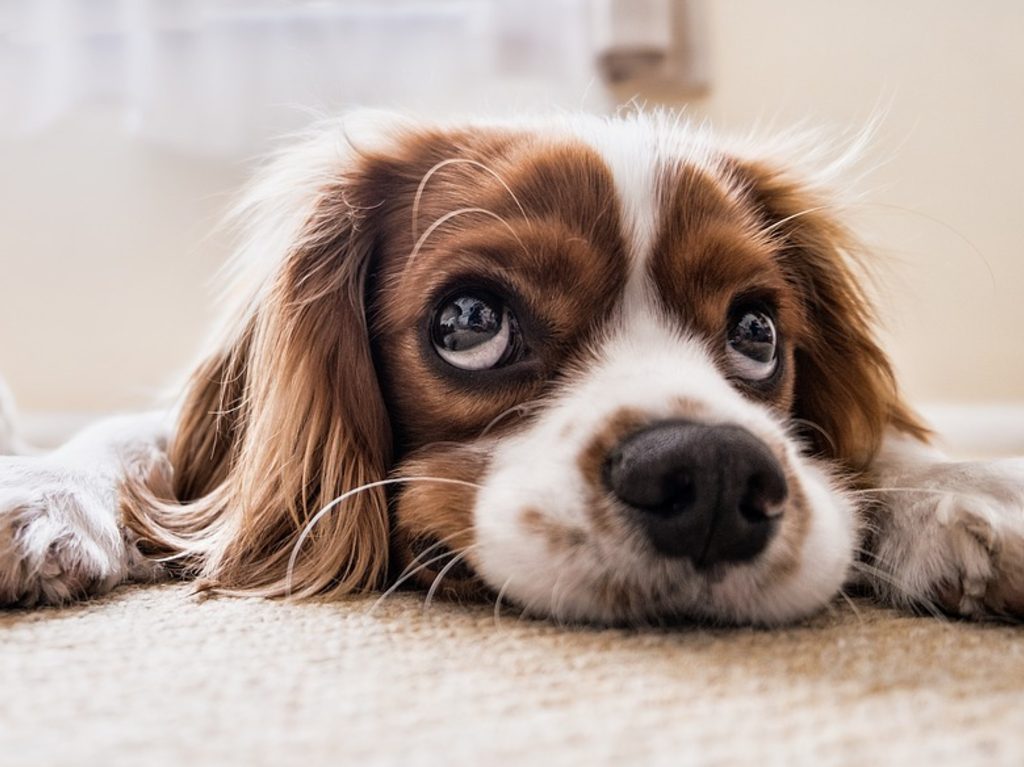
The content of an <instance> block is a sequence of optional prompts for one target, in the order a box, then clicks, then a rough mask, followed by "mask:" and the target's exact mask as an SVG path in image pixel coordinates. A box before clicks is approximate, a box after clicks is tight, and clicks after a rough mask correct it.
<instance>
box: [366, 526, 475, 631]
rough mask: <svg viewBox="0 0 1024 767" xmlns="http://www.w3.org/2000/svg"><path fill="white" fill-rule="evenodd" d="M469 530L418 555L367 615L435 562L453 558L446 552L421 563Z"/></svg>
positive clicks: (441, 541)
mask: <svg viewBox="0 0 1024 767" xmlns="http://www.w3.org/2000/svg"><path fill="white" fill-rule="evenodd" d="M468 529H470V528H465V529H462V530H457V531H455V532H454V533H452V534H451V535H446V536H445V537H444V538H441V539H440V540H438V541H436V542H435V543H433V544H431V545H430V546H428V547H427V548H426V549H424V550H423V551H422V552H420V553H419V554H417V555H416V557H414V558H413V560H412V561H411V562H410V563H409V564H408V565H406V566H405V569H403V570H402V572H401V573H399V574H398V577H397V578H396V579H395V582H394V583H392V584H391V585H390V586H388V588H387V589H386V590H385V591H384V593H383V594H381V595H380V597H378V599H377V600H376V601H375V602H374V603H373V605H371V606H370V609H369V610H368V611H367V614H372V613H373V611H374V610H376V609H377V607H379V606H380V604H381V602H383V601H384V599H385V598H387V597H389V596H391V595H392V594H394V593H395V592H396V591H397V590H398V589H399V588H400V587H401V586H402V584H403V583H405V582H406V581H408V580H409V579H410V578H413V577H415V576H416V574H417V573H420V572H422V571H423V570H425V569H426V568H428V567H430V565H432V564H434V562H438V561H440V560H442V559H444V558H445V557H450V556H452V555H453V552H451V551H445V552H443V553H441V554H439V555H438V556H436V557H433V558H432V559H430V560H428V561H426V562H420V560H421V559H422V558H423V557H425V556H427V555H428V554H430V552H431V551H435V550H436V549H438V548H439V547H444V546H445V545H446V544H447V543H448V542H449V541H450V540H452V539H453V538H457V537H458V536H460V535H464V534H465V533H466V531H467V530H468Z"/></svg>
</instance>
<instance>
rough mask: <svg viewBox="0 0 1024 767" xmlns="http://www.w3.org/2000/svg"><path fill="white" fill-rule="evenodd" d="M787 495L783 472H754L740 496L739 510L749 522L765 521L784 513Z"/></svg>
mask: <svg viewBox="0 0 1024 767" xmlns="http://www.w3.org/2000/svg"><path fill="white" fill-rule="evenodd" d="M787 495H788V493H787V487H786V480H785V478H784V477H783V476H782V475H781V473H775V472H765V473H757V474H754V475H752V476H751V477H750V478H749V479H748V480H747V486H746V488H745V489H744V491H743V495H741V496H740V500H739V504H738V507H739V512H740V514H741V515H742V517H743V518H744V519H746V520H747V521H748V522H763V521H764V520H766V519H771V518H772V517H777V516H779V515H781V514H782V504H783V501H785V500H786V496H787Z"/></svg>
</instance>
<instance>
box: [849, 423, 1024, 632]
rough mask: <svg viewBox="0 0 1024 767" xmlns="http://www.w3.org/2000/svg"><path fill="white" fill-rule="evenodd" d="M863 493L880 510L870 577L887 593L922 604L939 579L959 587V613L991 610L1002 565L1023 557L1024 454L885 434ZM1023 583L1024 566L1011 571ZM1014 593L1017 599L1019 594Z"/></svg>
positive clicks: (904, 602)
mask: <svg viewBox="0 0 1024 767" xmlns="http://www.w3.org/2000/svg"><path fill="white" fill-rule="evenodd" d="M873 480H874V484H875V485H876V487H875V488H874V489H872V490H869V491H868V495H869V501H870V503H871V504H873V505H874V506H875V507H876V508H878V509H879V511H878V512H877V513H876V514H874V515H873V517H874V520H875V521H874V524H875V525H876V526H877V532H876V536H875V537H876V541H875V545H874V547H873V548H874V551H873V554H872V557H871V562H870V564H872V565H873V566H874V567H877V568H878V569H879V570H881V573H880V575H879V576H878V577H874V578H869V580H870V581H871V583H872V585H873V586H874V587H875V589H876V590H877V591H878V592H880V593H881V594H882V596H884V597H885V598H886V600H887V601H891V602H894V603H896V604H900V605H903V606H913V605H922V604H924V605H928V604H930V603H931V602H932V601H933V600H936V597H937V588H938V587H939V586H940V585H942V584H948V585H952V586H954V590H958V591H960V592H961V593H962V597H961V599H960V601H959V603H958V604H956V605H943V607H945V608H946V609H952V610H954V611H956V612H958V613H960V614H961V615H967V616H972V617H980V616H982V615H984V614H986V613H988V612H989V611H990V605H987V604H986V596H987V592H988V590H989V588H990V586H992V585H994V584H996V583H998V582H999V581H1000V580H1002V579H1005V578H1006V577H1007V575H1009V574H1008V573H1006V572H1002V571H1001V565H1002V566H1003V567H1006V566H1014V563H1016V566H1017V567H1020V566H1021V564H1024V459H1006V460H1002V461H951V460H949V459H948V458H946V457H945V456H944V455H943V454H942V453H940V452H939V451H937V450H934V449H932V448H929V447H926V446H924V445H921V444H920V443H918V442H915V441H913V440H908V439H906V438H903V437H899V436H895V435H890V436H889V437H888V439H887V440H886V442H885V445H884V446H883V449H882V451H881V453H880V454H879V456H878V458H877V460H876V462H875V467H874V471H873ZM1016 577H1017V579H1018V581H1019V583H1020V587H1021V588H1024V573H1017V574H1016ZM1017 599H1018V600H1020V603H1021V604H1024V594H1018V595H1017Z"/></svg>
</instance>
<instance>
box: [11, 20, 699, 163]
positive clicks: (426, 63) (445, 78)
mask: <svg viewBox="0 0 1024 767" xmlns="http://www.w3.org/2000/svg"><path fill="white" fill-rule="evenodd" d="M680 1H681V0H376V1H374V0H315V1H312V0H310V1H307V2H301V1H296V0H292V1H290V2H289V1H287V0H0V135H7V136H10V135H20V134H25V133H27V132H31V131H34V130H39V129H41V128H44V127H46V126H47V125H50V124H52V123H53V122H55V121H57V120H59V119H60V118H61V117H63V116H64V115H66V114H68V113H69V112H71V111H72V110H74V109H76V108H78V107H81V106H83V105H95V104H101V105H106V106H109V107H111V108H113V109H116V110H117V112H118V114H119V115H120V116H121V121H120V122H121V125H122V126H123V128H124V130H125V131H128V132H130V133H132V134H135V135H139V136H142V137H144V138H146V139H149V140H153V141H157V142H160V143H163V144H168V145H171V146H175V147H177V148H179V149H183V150H186V151H191V152H198V153H206V154H219V155H224V154H247V153H250V152H253V151H257V150H259V149H260V148H261V146H262V144H263V142H264V141H265V140H266V138H267V137H268V136H270V135H274V134H278V133H280V132H282V131H285V130H288V129H291V128H294V127H296V126H300V125H303V124H305V123H307V122H309V120H310V117H311V115H319V114H325V113H334V112H337V111H339V110H341V109H344V108H346V107H348V106H352V105H370V106H382V107H395V108H408V109H413V110H417V111H420V112H428V113H438V114H445V113H453V112H480V111H489V112H502V111H509V110H515V109H532V108H539V107H550V106H559V107H563V108H570V109H578V108H588V109H596V110H602V109H607V108H608V107H609V106H610V105H611V103H612V97H611V95H610V92H609V90H608V87H607V84H608V83H609V82H612V81H616V82H621V81H623V80H625V81H628V80H629V79H630V76H631V73H632V74H636V75H637V76H638V77H639V76H645V77H646V76H649V75H650V74H651V72H652V71H653V69H657V68H658V67H659V66H660V67H664V66H665V64H666V63H671V57H670V56H669V53H670V50H671V49H672V47H673V45H676V44H677V43H678V40H676V39H675V38H676V37H678V35H677V34H676V33H675V31H674V30H676V29H677V27H678V23H676V22H678V18H679V14H678V8H675V7H674V4H678V3H680ZM673 14H674V15H673ZM673 19H675V21H673ZM652 67H653V69H652ZM674 74H675V75H676V76H677V77H679V78H685V77H690V78H692V77H693V74H694V73H693V72H688V73H684V72H676V73H674ZM697 74H698V77H699V76H700V73H697Z"/></svg>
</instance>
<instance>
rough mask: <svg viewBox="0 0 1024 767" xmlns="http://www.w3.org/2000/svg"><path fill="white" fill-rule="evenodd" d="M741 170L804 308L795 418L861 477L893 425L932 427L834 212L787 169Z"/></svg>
mask: <svg viewBox="0 0 1024 767" xmlns="http://www.w3.org/2000/svg"><path fill="white" fill-rule="evenodd" d="M735 170H736V175H737V177H738V179H739V180H740V182H741V185H742V187H743V190H744V193H745V194H746V195H747V196H748V197H749V198H750V199H751V200H752V201H753V202H754V204H755V205H756V207H757V208H758V210H759V213H760V214H761V215H762V216H763V218H764V220H765V224H766V225H767V227H768V229H769V231H770V232H771V233H772V236H773V238H774V239H776V240H777V241H778V242H779V243H780V245H781V255H780V261H781V263H782V265H783V267H784V269H785V271H786V276H787V279H788V280H789V281H790V282H791V283H792V284H793V285H794V286H795V287H796V288H797V290H798V294H799V296H800V297H801V300H802V301H803V309H804V314H805V317H806V327H805V331H804V333H803V334H802V335H803V338H801V339H798V342H797V344H798V345H797V347H796V349H795V353H794V358H795V364H796V385H795V386H796V390H795V395H796V397H795V402H794V405H793V413H794V415H795V417H796V418H798V419H802V420H805V421H808V422H810V423H811V424H813V425H814V426H812V427H811V428H809V429H807V430H806V434H805V436H806V437H807V439H808V440H810V441H811V443H812V444H813V445H814V446H815V448H816V449H817V451H818V452H820V453H821V454H823V455H827V456H829V457H830V458H834V459H837V460H839V461H841V462H842V463H843V464H844V465H845V466H846V467H847V468H849V469H850V470H852V471H857V472H859V471H862V470H864V469H865V468H866V467H867V466H868V465H869V464H870V462H871V461H872V459H873V458H874V456H875V453H876V452H877V451H878V448H879V445H880V443H881V441H882V437H883V434H884V432H885V431H886V430H887V429H889V428H892V429H895V430H896V431H899V432H903V433H906V434H909V435H911V436H913V437H915V438H917V439H921V440H926V439H927V438H928V435H929V432H928V430H927V428H925V427H924V426H923V425H922V424H921V422H920V421H919V420H918V419H917V417H916V416H915V415H914V413H913V412H912V411H911V410H910V409H909V408H908V407H907V406H906V404H905V403H904V402H903V400H902V397H901V395H900V393H899V389H898V386H897V384H896V380H895V376H894V374H893V370H892V366H891V364H890V363H889V360H888V358H887V357H886V355H885V353H884V352H883V351H882V349H881V348H880V347H879V345H878V342H877V341H876V339H875V334H874V327H873V326H874V316H873V311H872V307H871V304H870V302H869V300H868V298H867V296H866V295H865V292H864V289H863V288H862V287H861V285H860V283H859V280H858V276H857V274H856V271H855V268H856V264H855V263H854V261H853V259H854V257H855V256H856V254H857V253H858V252H859V248H858V245H857V243H856V240H855V239H854V237H853V236H852V234H851V233H850V232H849V231H848V230H847V229H846V228H845V227H844V226H843V224H842V223H840V222H839V221H838V220H837V219H836V218H835V216H834V211H835V206H834V205H831V204H829V202H828V200H827V199H826V198H825V197H824V196H823V195H819V194H816V193H815V192H814V191H812V190H811V189H810V188H809V187H808V185H807V184H804V183H802V182H800V181H798V180H796V179H794V178H792V177H791V176H789V175H788V174H787V173H786V172H784V171H783V170H781V169H776V168H772V167H769V166H767V165H763V164H756V163H747V164H740V165H738V166H737V168H736V169H735ZM819 429H820V431H819Z"/></svg>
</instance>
